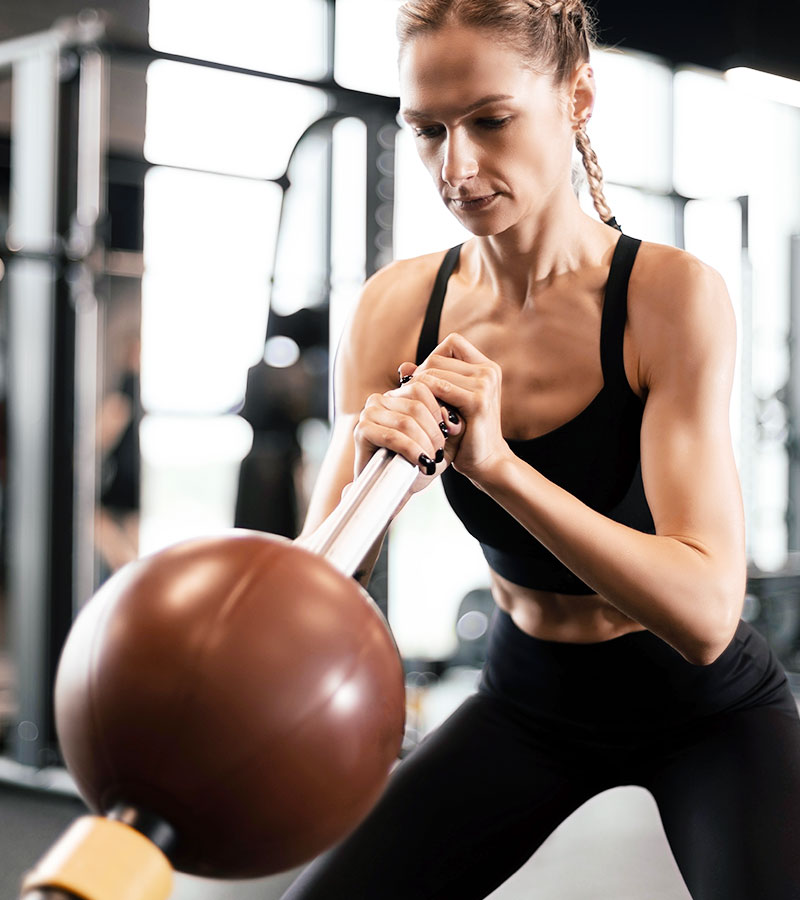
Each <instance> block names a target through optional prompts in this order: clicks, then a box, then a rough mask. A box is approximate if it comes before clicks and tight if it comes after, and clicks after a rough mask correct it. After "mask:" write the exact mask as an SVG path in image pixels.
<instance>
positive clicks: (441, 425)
mask: <svg viewBox="0 0 800 900" xmlns="http://www.w3.org/2000/svg"><path fill="white" fill-rule="evenodd" d="M439 429H440V430H441V432H442V434H443V435H444V438H445V440H447V438H449V437H450V429H449V428H448V427H447V425H445V423H444V419H442V421H441V422H439Z"/></svg>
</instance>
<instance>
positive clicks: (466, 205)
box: [450, 194, 500, 212]
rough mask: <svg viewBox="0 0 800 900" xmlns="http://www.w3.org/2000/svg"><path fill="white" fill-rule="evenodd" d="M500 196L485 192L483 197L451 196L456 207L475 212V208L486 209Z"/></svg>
mask: <svg viewBox="0 0 800 900" xmlns="http://www.w3.org/2000/svg"><path fill="white" fill-rule="evenodd" d="M499 196H500V195H499V194H484V195H483V196H482V197H465V198H461V199H460V198H458V197H451V198H450V202H451V203H452V204H453V206H455V208H456V209H463V210H464V211H465V212H474V211H475V210H479V209H486V207H487V206H489V204H490V203H491V202H492V201H493V200H494V199H495V198H496V197H499Z"/></svg>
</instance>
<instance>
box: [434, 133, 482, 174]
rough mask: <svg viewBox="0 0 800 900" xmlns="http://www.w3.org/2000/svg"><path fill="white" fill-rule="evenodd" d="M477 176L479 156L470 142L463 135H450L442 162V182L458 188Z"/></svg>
mask: <svg viewBox="0 0 800 900" xmlns="http://www.w3.org/2000/svg"><path fill="white" fill-rule="evenodd" d="M477 174H478V160H477V155H476V153H475V152H474V148H473V147H472V145H471V143H470V141H469V140H468V139H467V138H466V137H464V136H462V135H457V134H450V135H448V137H447V140H446V142H445V147H444V159H443V161H442V180H443V181H445V182H446V183H447V184H449V185H450V186H451V187H458V186H459V185H460V184H462V183H463V182H464V181H468V180H469V179H470V178H474V177H475V175H477Z"/></svg>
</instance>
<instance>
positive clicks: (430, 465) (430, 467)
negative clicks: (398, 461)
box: [419, 453, 436, 475]
mask: <svg viewBox="0 0 800 900" xmlns="http://www.w3.org/2000/svg"><path fill="white" fill-rule="evenodd" d="M419 464H420V465H421V466H425V474H426V475H435V474H436V463H435V462H434V461H433V460H432V459H431V458H430V457H429V456H426V455H425V454H424V453H420V455H419Z"/></svg>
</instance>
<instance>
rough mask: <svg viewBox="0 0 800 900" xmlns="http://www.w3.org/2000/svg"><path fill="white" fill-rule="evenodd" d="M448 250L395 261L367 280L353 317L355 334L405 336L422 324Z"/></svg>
mask: <svg viewBox="0 0 800 900" xmlns="http://www.w3.org/2000/svg"><path fill="white" fill-rule="evenodd" d="M445 252H446V251H441V250H440V251H437V252H435V253H427V254H425V255H424V256H415V257H413V258H410V259H398V260H394V261H393V262H390V263H389V264H388V265H385V266H383V268H381V269H379V270H378V271H377V272H376V273H375V274H374V275H372V276H371V277H370V278H369V279H367V281H366V282H365V284H364V287H363V289H362V291H361V296H360V298H359V300H358V303H357V304H356V308H355V310H354V313H353V317H352V319H351V331H352V332H353V335H354V336H358V335H359V334H365V335H366V334H371V335H375V334H376V333H378V334H380V335H381V336H386V337H392V336H395V335H396V336H402V335H408V334H409V332H410V331H413V330H414V326H415V325H419V326H421V325H422V320H423V318H424V316H425V310H426V309H427V306H428V301H429V299H430V295H431V292H432V290H433V285H434V282H435V281H436V273H437V272H438V270H439V266H440V265H441V263H442V260H443V258H444V254H445ZM417 330H418V329H417Z"/></svg>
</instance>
